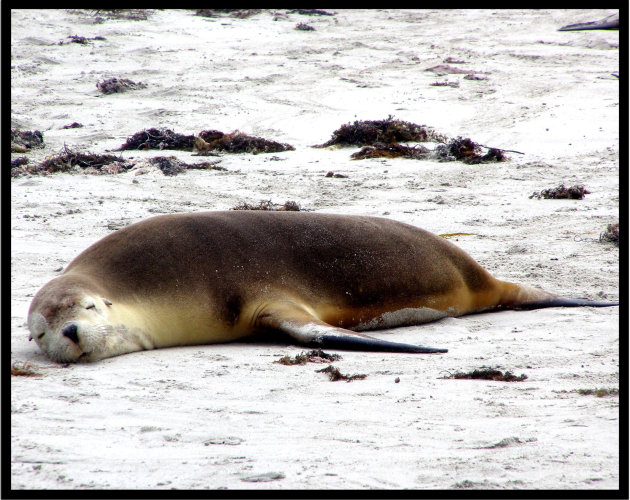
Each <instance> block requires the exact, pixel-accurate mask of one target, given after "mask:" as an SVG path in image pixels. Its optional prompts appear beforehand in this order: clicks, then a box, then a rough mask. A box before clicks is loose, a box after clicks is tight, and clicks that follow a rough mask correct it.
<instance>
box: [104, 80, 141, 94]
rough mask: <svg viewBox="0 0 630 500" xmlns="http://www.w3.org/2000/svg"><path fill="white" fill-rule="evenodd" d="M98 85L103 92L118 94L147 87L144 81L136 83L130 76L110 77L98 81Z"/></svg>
mask: <svg viewBox="0 0 630 500" xmlns="http://www.w3.org/2000/svg"><path fill="white" fill-rule="evenodd" d="M96 87H97V88H98V89H99V90H100V91H101V92H102V93H103V94H117V93H121V92H127V91H128V90H137V89H144V88H146V87H147V84H146V83H142V82H138V83H136V82H134V81H132V80H129V79H128V78H109V79H108V80H103V81H102V82H96Z"/></svg>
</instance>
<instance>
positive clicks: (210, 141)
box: [117, 128, 295, 155]
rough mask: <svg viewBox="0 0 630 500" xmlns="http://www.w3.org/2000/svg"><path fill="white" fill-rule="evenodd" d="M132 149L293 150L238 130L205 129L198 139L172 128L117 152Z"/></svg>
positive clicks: (147, 133)
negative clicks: (226, 132) (228, 132)
mask: <svg viewBox="0 0 630 500" xmlns="http://www.w3.org/2000/svg"><path fill="white" fill-rule="evenodd" d="M128 149H179V150H183V151H194V152H196V153H197V154H202V155H203V154H210V153H209V152H210V151H223V152H226V153H251V154H259V153H279V152H281V151H293V150H295V148H294V147H293V146H291V145H290V144H282V143H279V142H276V141H270V140H267V139H263V138H262V137H253V136H250V135H247V134H243V133H241V132H239V131H238V130H236V131H234V132H232V133H230V134H224V133H223V132H221V131H219V130H203V131H201V132H200V133H199V134H198V135H197V136H194V135H183V134H178V133H176V132H173V131H172V130H171V129H156V128H150V129H147V130H142V131H140V132H137V133H135V134H134V135H132V136H131V137H129V138H127V141H126V142H125V143H124V144H123V145H122V146H120V147H119V148H118V149H117V151H124V150H128Z"/></svg>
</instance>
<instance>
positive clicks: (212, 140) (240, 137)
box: [195, 130, 295, 154]
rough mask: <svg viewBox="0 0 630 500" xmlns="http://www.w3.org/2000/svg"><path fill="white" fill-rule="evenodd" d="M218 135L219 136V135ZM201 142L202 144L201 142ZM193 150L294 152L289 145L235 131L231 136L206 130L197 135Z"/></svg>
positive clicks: (253, 152) (255, 152) (257, 152)
mask: <svg viewBox="0 0 630 500" xmlns="http://www.w3.org/2000/svg"><path fill="white" fill-rule="evenodd" d="M219 134H220V135H219ZM202 141H203V142H202ZM195 148H196V149H197V150H199V151H210V150H214V151H225V152H227V153H251V154H259V153H279V152H282V151H294V150H295V148H294V147H293V146H291V145H290V144H284V143H280V142H276V141H270V140H268V139H263V138H262V137H254V136H251V135H247V134H244V133H242V132H239V131H238V130H235V131H234V132H232V133H231V134H224V133H223V132H219V131H217V130H210V131H208V130H206V131H203V132H201V133H200V134H199V138H197V140H196V141H195Z"/></svg>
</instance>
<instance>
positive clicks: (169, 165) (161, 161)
mask: <svg viewBox="0 0 630 500" xmlns="http://www.w3.org/2000/svg"><path fill="white" fill-rule="evenodd" d="M220 161H221V160H215V161H213V162H209V161H205V162H202V163H192V164H190V163H185V162H183V161H180V160H178V159H177V158H176V157H175V156H168V157H167V156H155V157H153V158H150V159H149V162H150V163H151V164H153V165H155V166H156V167H158V168H159V169H160V170H161V171H162V173H163V174H164V175H177V174H181V173H182V172H184V171H185V170H189V169H190V170H227V168H225V167H220V166H218V165H217V163H219V162H220Z"/></svg>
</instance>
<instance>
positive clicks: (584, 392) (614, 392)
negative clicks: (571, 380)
mask: <svg viewBox="0 0 630 500" xmlns="http://www.w3.org/2000/svg"><path fill="white" fill-rule="evenodd" d="M576 392H577V393H578V394H580V395H581V396H595V397H598V398H603V397H606V396H619V389H618V388H617V387H613V388H611V389H606V388H604V387H602V388H601V389H577V391H576Z"/></svg>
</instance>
